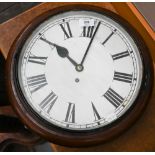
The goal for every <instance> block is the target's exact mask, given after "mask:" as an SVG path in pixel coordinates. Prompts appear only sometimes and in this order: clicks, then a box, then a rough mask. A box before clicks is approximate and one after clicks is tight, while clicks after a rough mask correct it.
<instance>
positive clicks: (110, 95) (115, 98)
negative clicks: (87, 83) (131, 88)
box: [103, 88, 124, 108]
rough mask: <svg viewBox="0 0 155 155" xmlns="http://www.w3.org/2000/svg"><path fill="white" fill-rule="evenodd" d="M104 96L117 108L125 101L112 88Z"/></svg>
mask: <svg viewBox="0 0 155 155" xmlns="http://www.w3.org/2000/svg"><path fill="white" fill-rule="evenodd" d="M103 96H104V97H105V98H106V99H107V100H108V101H109V102H110V103H111V104H112V105H114V106H115V107H116V108H118V107H119V106H120V105H121V103H123V101H124V99H123V98H122V97H121V96H120V95H119V94H117V93H116V92H115V91H114V90H113V89H111V88H109V90H108V91H107V92H106V93H105V94H104V95H103Z"/></svg>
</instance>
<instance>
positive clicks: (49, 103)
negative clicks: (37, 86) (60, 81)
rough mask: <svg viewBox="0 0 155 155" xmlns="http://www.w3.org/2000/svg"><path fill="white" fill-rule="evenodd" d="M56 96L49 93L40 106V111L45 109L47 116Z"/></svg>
mask: <svg viewBox="0 0 155 155" xmlns="http://www.w3.org/2000/svg"><path fill="white" fill-rule="evenodd" d="M57 99H58V96H57V95H56V94H55V93H54V92H51V93H50V94H49V95H48V96H47V97H46V98H45V99H44V100H43V101H42V102H41V103H40V104H39V106H40V107H41V108H42V109H47V113H48V114H49V113H50V111H51V109H52V107H53V105H54V103H55V102H56V101H57Z"/></svg>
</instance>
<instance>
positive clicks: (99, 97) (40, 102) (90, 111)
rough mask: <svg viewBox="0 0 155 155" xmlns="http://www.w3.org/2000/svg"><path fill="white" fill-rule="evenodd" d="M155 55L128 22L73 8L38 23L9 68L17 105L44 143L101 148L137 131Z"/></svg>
mask: <svg viewBox="0 0 155 155" xmlns="http://www.w3.org/2000/svg"><path fill="white" fill-rule="evenodd" d="M152 68H153V67H152V60H151V58H150V56H149V51H148V49H147V47H146V45H145V43H144V42H143V40H142V38H141V37H140V36H139V34H138V33H137V32H136V31H135V30H134V29H133V28H132V26H130V25H129V24H128V22H126V21H125V20H124V19H122V18H121V17H120V16H118V15H116V14H114V13H112V12H110V11H108V10H105V9H101V8H99V7H93V6H89V5H81V4H80V5H68V6H64V7H59V8H57V9H53V10H50V11H48V12H46V13H44V14H42V15H41V16H39V17H37V18H35V20H34V21H32V22H31V23H30V24H29V25H28V26H27V27H26V28H25V29H24V30H23V32H22V33H21V34H20V35H19V36H18V37H17V39H16V40H15V42H14V44H13V45H12V47H11V49H10V52H9V56H8V60H7V77H8V81H9V82H8V81H7V87H8V92H9V95H10V96H9V98H10V101H11V103H12V105H13V107H14V109H15V110H16V112H17V113H18V115H19V117H20V118H21V120H22V121H23V122H24V123H25V124H26V125H27V126H28V127H29V128H30V129H32V130H33V131H35V132H36V133H38V134H39V135H41V136H42V137H44V138H46V139H48V140H49V141H52V142H54V143H58V144H61V145H68V146H86V145H93V144H97V143H101V142H104V141H107V140H109V139H110V138H112V137H115V136H117V135H118V134H120V133H121V132H123V131H124V130H126V129H127V128H129V127H130V126H131V125H132V124H133V123H134V121H135V120H136V119H137V118H138V116H139V115H140V114H141V112H142V111H143V109H144V107H145V105H146V104H147V100H148V97H149V94H150V93H151V90H152V85H153V84H152V81H153V80H152V79H153V69H152Z"/></svg>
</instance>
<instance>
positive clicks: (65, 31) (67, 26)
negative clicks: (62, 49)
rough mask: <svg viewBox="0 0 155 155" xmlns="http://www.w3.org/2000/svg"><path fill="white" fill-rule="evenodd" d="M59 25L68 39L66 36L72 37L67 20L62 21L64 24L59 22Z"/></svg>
mask: <svg viewBox="0 0 155 155" xmlns="http://www.w3.org/2000/svg"><path fill="white" fill-rule="evenodd" d="M60 27H61V29H62V30H63V32H64V34H65V37H66V38H67V39H68V38H71V37H73V36H72V32H71V29H70V25H69V23H68V22H66V23H64V24H60Z"/></svg>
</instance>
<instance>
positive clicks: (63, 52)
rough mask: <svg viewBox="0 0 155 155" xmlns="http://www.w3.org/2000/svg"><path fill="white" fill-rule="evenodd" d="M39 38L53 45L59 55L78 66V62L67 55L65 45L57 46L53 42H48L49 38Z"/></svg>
mask: <svg viewBox="0 0 155 155" xmlns="http://www.w3.org/2000/svg"><path fill="white" fill-rule="evenodd" d="M40 39H41V40H42V41H44V42H46V43H48V44H49V45H52V46H54V47H55V48H56V49H57V53H58V55H59V56H60V57H62V58H67V59H68V60H69V61H70V62H71V63H72V64H73V65H74V66H75V67H77V66H78V64H77V63H76V62H75V61H74V60H73V59H72V58H71V57H70V56H69V52H68V50H67V49H66V48H65V47H62V46H59V45H57V44H55V43H52V42H50V41H49V40H47V39H45V38H42V37H40Z"/></svg>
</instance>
